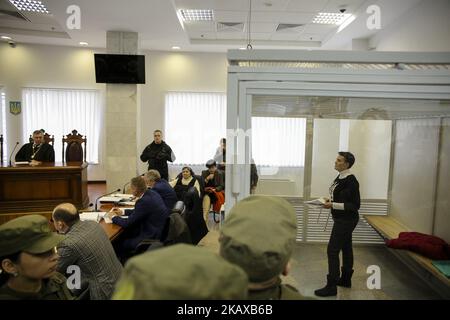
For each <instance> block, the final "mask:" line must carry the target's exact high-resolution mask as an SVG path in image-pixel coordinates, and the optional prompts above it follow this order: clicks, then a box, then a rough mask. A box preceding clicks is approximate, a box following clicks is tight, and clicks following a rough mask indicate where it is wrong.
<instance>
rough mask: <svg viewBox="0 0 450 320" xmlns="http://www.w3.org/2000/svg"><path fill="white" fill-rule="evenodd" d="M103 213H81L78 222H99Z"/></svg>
mask: <svg viewBox="0 0 450 320" xmlns="http://www.w3.org/2000/svg"><path fill="white" fill-rule="evenodd" d="M104 214H105V213H104V212H99V211H98V212H95V211H93V212H83V213H80V220H81V221H95V222H99V221H100V220H101V218H103V215H104Z"/></svg>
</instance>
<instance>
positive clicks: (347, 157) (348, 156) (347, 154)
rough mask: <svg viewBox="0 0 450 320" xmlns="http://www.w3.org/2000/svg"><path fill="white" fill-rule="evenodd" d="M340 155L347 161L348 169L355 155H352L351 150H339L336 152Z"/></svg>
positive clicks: (353, 161)
mask: <svg viewBox="0 0 450 320" xmlns="http://www.w3.org/2000/svg"><path fill="white" fill-rule="evenodd" d="M338 154H339V155H340V156H343V157H344V159H345V162H347V163H348V168H349V169H350V168H351V167H352V166H353V164H354V163H355V156H354V155H353V153H351V152H344V151H340V152H339V153H338Z"/></svg>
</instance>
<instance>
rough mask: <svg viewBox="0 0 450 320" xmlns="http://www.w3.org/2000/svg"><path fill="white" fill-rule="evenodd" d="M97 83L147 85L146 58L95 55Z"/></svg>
mask: <svg viewBox="0 0 450 320" xmlns="http://www.w3.org/2000/svg"><path fill="white" fill-rule="evenodd" d="M94 60H95V78H96V81H97V83H145V56H144V55H129V54H98V53H96V54H94Z"/></svg>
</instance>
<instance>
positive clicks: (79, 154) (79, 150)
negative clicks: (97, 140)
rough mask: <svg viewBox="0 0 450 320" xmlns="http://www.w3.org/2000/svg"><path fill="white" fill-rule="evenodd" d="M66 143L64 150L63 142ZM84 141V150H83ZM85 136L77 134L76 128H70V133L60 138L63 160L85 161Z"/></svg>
mask: <svg viewBox="0 0 450 320" xmlns="http://www.w3.org/2000/svg"><path fill="white" fill-rule="evenodd" d="M65 143H66V144H67V146H66V149H65V152H64V144H65ZM83 143H84V150H83ZM86 143H87V139H86V137H83V135H81V134H79V133H78V131H77V130H75V129H74V130H72V133H69V134H68V135H66V137H64V136H63V139H62V144H63V145H62V159H63V162H81V161H86Z"/></svg>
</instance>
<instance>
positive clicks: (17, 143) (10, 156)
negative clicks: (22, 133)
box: [9, 141, 19, 167]
mask: <svg viewBox="0 0 450 320" xmlns="http://www.w3.org/2000/svg"><path fill="white" fill-rule="evenodd" d="M18 145H19V141H17V142H16V145H15V146H14V149H13V151H12V152H11V154H10V155H9V166H10V167H12V162H11V158H12V155H13V154H14V151H16V148H17V146H18Z"/></svg>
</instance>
